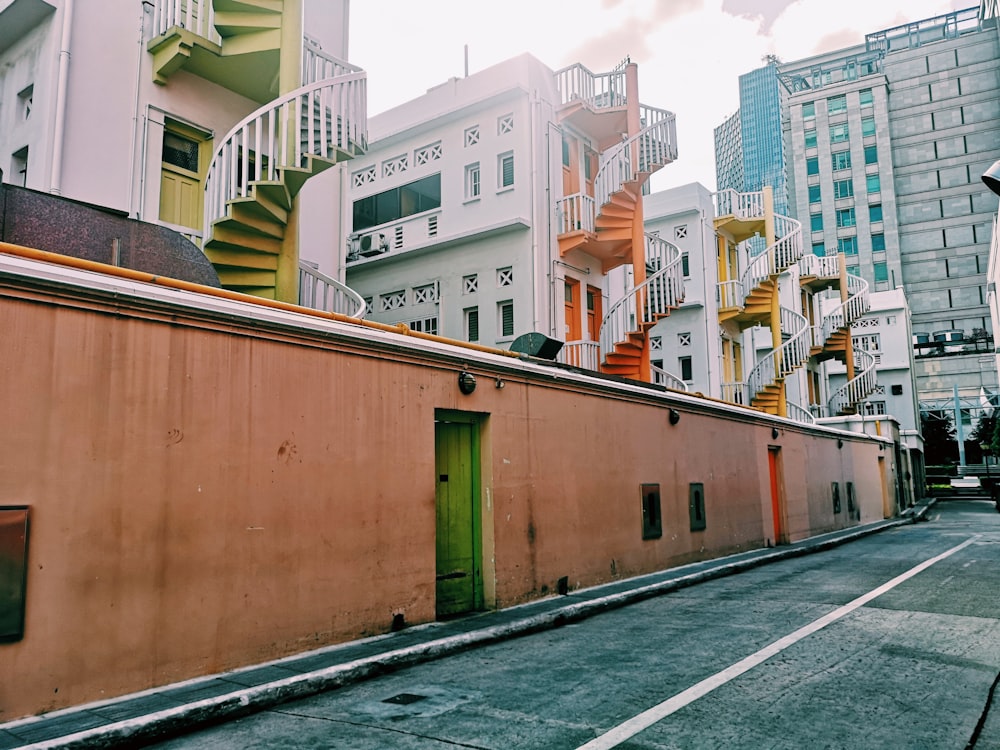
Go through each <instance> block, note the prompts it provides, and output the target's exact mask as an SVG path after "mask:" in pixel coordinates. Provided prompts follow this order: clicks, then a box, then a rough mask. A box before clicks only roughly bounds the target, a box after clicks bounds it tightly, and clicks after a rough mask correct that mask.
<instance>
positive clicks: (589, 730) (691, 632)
mask: <svg viewBox="0 0 1000 750" xmlns="http://www.w3.org/2000/svg"><path fill="white" fill-rule="evenodd" d="M929 517H930V520H929V521H928V522H926V523H919V524H914V525H909V526H902V527H897V528H894V529H891V530H888V531H883V532H881V533H879V534H875V535H873V536H870V537H866V538H864V539H861V540H859V541H855V542H852V543H850V544H846V545H843V546H841V547H836V548H834V549H831V550H827V551H824V552H820V553H817V554H812V555H807V556H804V557H797V558H791V559H787V560H782V561H780V562H776V563H772V564H768V565H764V566H761V567H759V568H755V569H753V570H750V571H748V572H744V573H740V574H739V575H734V576H730V577H727V578H722V579H718V580H714V581H709V582H707V583H702V584H699V585H697V586H693V587H691V588H686V589H682V590H680V591H676V592H674V593H671V594H668V595H665V596H661V597H658V598H655V599H651V600H647V601H644V602H641V603H638V604H633V605H630V606H628V607H624V608H622V609H618V610H614V611H611V612H607V613H605V614H601V615H598V616H595V617H592V618H589V619H587V620H584V621H582V622H578V623H576V624H571V625H566V626H564V627H561V628H557V629H555V630H549V631H545V632H541V633H537V634H534V635H528V636H524V637H520V638H515V639H512V640H509V641H505V642H502V643H499V644H495V645H491V646H486V647H482V648H478V649H475V650H472V651H467V652H464V653H459V654H455V655H452V656H449V657H447V658H444V659H441V660H438V661H434V662H430V663H427V664H423V665H420V666H416V667H412V668H408V669H405V670H402V671H399V672H396V673H393V674H390V675H386V676H383V677H379V678H376V679H372V680H369V681H366V682H363V683H359V684H357V685H354V686H351V687H346V688H342V689H339V690H335V691H332V692H329V693H325V694H323V695H319V696H315V697H313V698H309V699H306V700H302V701H298V702H295V703H288V704H284V705H281V706H278V707H277V708H275V709H272V710H270V711H267V712H264V713H260V714H256V715H253V716H250V717H247V718H244V719H240V720H237V721H233V722H229V723H227V724H224V725H220V726H217V727H213V728H209V729H206V730H203V731H200V732H198V733H195V734H191V735H187V736H185V737H181V738H177V739H174V740H171V741H168V742H164V743H160V744H158V745H156V746H155V747H158V748H171V749H173V750H178V749H180V748H213V749H215V748H222V749H226V748H241V749H243V748H349V749H351V750H367V749H368V748H378V749H379V750H383V749H385V748H400V749H406V750H408V749H410V748H413V749H414V750H416V749H419V750H432V749H433V750H443V749H445V748H490V749H491V750H493V749H495V750H508V749H511V748H543V749H545V750H550V749H562V748H566V749H567V750H573V749H575V748H582V747H586V748H588V750H591V749H593V750H596V749H597V748H612V747H621V748H684V749H691V748H755V749H757V748H788V749H792V748H794V749H795V750H801V749H802V748H810V749H811V748H845V749H846V748H850V749H851V750H860V749H863V748H878V749H879V750H884V749H886V748H907V749H908V750H909V749H914V750H915V749H918V748H928V749H929V750H944V749H949V748H954V749H955V750H962V749H963V748H971V747H974V748H976V750H985V749H986V748H1000V688H996V689H995V693H993V694H992V695H993V699H992V707H991V706H990V698H991V689H993V688H995V686H996V682H997V680H998V675H1000V513H997V512H996V510H995V509H994V507H993V505H992V503H988V502H986V501H974V500H963V501H946V502H940V503H938V504H937V505H936V506H935V507H934V508H933V509H932V510H931V513H930V516H929ZM990 708H992V710H990Z"/></svg>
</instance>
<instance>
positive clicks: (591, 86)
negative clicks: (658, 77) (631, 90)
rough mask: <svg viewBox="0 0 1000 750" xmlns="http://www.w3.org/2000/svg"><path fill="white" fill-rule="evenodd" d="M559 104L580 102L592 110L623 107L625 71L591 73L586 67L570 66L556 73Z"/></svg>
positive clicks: (620, 68) (622, 68)
mask: <svg viewBox="0 0 1000 750" xmlns="http://www.w3.org/2000/svg"><path fill="white" fill-rule="evenodd" d="M556 85H557V86H558V88H559V96H560V100H561V101H560V103H561V104H569V103H570V102H575V101H582V102H584V103H585V104H587V105H589V106H591V107H592V108H594V109H608V108H614V107H624V106H625V69H624V67H622V66H619V67H618V68H616V69H615V70H613V71H612V72H610V73H592V72H591V71H590V70H588V69H587V67H586V66H584V65H580V64H579V63H577V64H576V65H570V66H569V67H568V68H563V69H562V70H558V71H556Z"/></svg>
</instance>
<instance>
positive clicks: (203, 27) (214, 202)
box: [148, 0, 367, 301]
mask: <svg viewBox="0 0 1000 750" xmlns="http://www.w3.org/2000/svg"><path fill="white" fill-rule="evenodd" d="M152 12H153V16H154V18H153V21H154V37H153V38H152V39H151V40H150V42H149V44H148V48H149V51H150V52H151V53H152V55H153V68H154V76H155V80H157V82H159V83H165V82H166V80H167V78H168V77H169V75H170V74H172V73H173V72H174V71H176V70H179V69H181V68H184V69H186V70H189V71H190V72H193V73H195V74H197V75H201V76H203V77H205V78H208V79H209V80H213V81H215V82H216V83H219V84H220V85H223V86H225V87H226V88H229V89H230V90H233V91H236V92H237V93H241V94H243V95H245V96H248V97H250V98H252V99H255V100H256V101H261V102H265V103H264V104H263V106H261V107H260V108H259V109H257V110H256V111H254V112H252V113H250V114H249V115H247V116H246V117H245V118H244V119H243V120H242V121H240V122H239V123H238V124H237V125H236V126H235V127H234V128H232V129H231V130H230V131H229V133H227V134H226V135H225V136H224V137H223V138H222V139H221V140H219V141H218V142H217V145H216V148H215V150H214V153H213V155H212V161H211V164H210V166H209V168H208V173H207V176H206V178H205V206H204V224H203V233H204V240H203V250H204V252H205V254H206V256H208V258H209V259H210V260H211V261H212V263H213V265H214V266H215V268H216V271H217V272H218V274H219V280H220V281H221V283H222V285H223V286H224V287H226V288H227V289H232V290H235V291H240V292H245V293H249V294H254V295H257V296H261V297H269V298H278V299H284V300H286V301H298V295H297V292H296V290H297V287H298V284H299V276H300V273H302V272H303V271H304V270H305V269H301V268H300V266H299V261H298V251H297V237H296V236H295V228H296V218H295V206H296V201H295V198H296V196H297V195H298V193H299V191H300V190H301V188H302V186H303V185H304V184H305V182H306V181H307V180H308V179H309V178H311V177H313V176H315V175H317V174H319V173H320V172H323V171H325V170H327V169H329V168H330V167H332V166H334V165H335V164H337V163H338V162H341V161H345V160H347V159H352V158H354V157H356V156H358V155H360V154H362V153H364V151H365V149H366V148H367V101H366V91H367V81H366V75H365V73H364V72H363V71H362V70H361V69H359V68H357V67H355V66H352V65H350V64H348V63H345V62H342V61H340V60H337V59H336V58H334V57H332V56H330V55H328V54H326V53H324V52H323V51H322V50H321V49H319V48H318V46H316V45H314V44H312V43H311V42H310V41H309V40H308V39H306V38H305V37H304V36H303V34H302V29H301V15H300V14H301V4H300V2H298V0H295V1H292V0H288V1H287V2H286V1H285V0H156V1H155V2H154V4H153V11H152ZM281 90H285V91H286V93H283V94H280V95H279V94H278V92H279V91H281Z"/></svg>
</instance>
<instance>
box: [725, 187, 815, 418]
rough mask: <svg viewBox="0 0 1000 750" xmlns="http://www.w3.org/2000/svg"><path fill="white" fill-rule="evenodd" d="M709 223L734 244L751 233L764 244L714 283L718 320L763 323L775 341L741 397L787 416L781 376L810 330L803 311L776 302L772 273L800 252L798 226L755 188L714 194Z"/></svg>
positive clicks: (801, 357) (805, 351) (806, 350)
mask: <svg viewBox="0 0 1000 750" xmlns="http://www.w3.org/2000/svg"><path fill="white" fill-rule="evenodd" d="M715 203H716V217H715V227H716V229H717V230H723V231H724V232H725V233H726V234H727V235H728V236H729V237H730V238H731V239H732V241H733V242H735V243H741V242H745V241H747V240H749V239H750V238H751V237H754V236H755V235H760V236H763V237H765V238H768V239H770V240H771V241H770V243H769V244H768V245H767V246H766V247H765V248H764V249H763V250H762V251H761V252H760V253H758V254H757V255H756V256H753V257H751V258H750V260H749V262H748V263H747V266H746V269H745V270H744V271H743V273H742V274H741V275H740V278H739V280H735V279H731V280H726V281H722V282H720V283H719V300H720V302H719V321H720V322H726V321H733V322H734V323H735V324H736V325H737V326H738V327H739V330H741V331H743V330H745V329H747V328H749V327H750V326H753V325H757V324H766V325H768V326H769V327H770V329H771V335H772V339H773V341H774V342H775V344H776V345H775V346H774V348H773V349H771V351H769V352H768V353H767V354H765V355H764V356H763V357H761V358H760V359H759V360H758V361H757V362H756V363H755V364H754V367H753V368H752V369H751V371H750V373H749V376H748V377H747V382H746V389H745V393H746V396H745V398H746V400H747V403H749V404H750V405H751V406H753V407H755V408H758V409H761V410H763V411H765V412H767V413H769V414H777V415H780V416H786V415H787V400H786V398H785V379H786V378H787V377H788V376H789V375H790V374H791V373H792V372H794V371H795V370H796V369H798V368H800V367H802V366H803V365H804V364H806V362H808V360H809V355H810V349H811V345H812V339H813V332H812V328H811V326H810V325H809V322H808V320H807V319H806V318H805V316H803V315H801V314H800V313H799V312H797V311H795V310H792V309H789V308H786V307H782V306H781V305H780V304H779V302H778V292H779V290H778V277H779V276H780V275H781V274H782V273H784V272H785V271H787V270H788V269H789V268H791V267H792V266H793V265H795V264H797V263H798V262H799V260H800V259H801V258H802V256H803V245H802V225H801V224H800V223H799V222H798V221H796V220H795V219H792V218H789V217H787V216H782V215H780V214H776V213H774V212H773V210H772V209H771V208H770V201H769V200H768V199H767V196H766V195H765V194H764V193H761V192H752V193H739V192H737V191H735V190H724V191H720V192H719V193H716V195H715Z"/></svg>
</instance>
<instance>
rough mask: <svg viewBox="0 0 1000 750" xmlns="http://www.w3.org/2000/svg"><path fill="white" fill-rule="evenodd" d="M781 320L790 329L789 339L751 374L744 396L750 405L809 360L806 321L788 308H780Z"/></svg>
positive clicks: (807, 324) (765, 356)
mask: <svg viewBox="0 0 1000 750" xmlns="http://www.w3.org/2000/svg"><path fill="white" fill-rule="evenodd" d="M782 318H783V319H784V320H785V321H786V323H787V324H789V325H791V326H793V328H791V329H790V330H788V331H787V333H788V334H789V337H788V339H787V340H785V341H784V342H783V343H782V344H781V345H780V346H778V347H776V348H774V349H772V350H771V351H769V352H768V353H767V354H765V355H764V356H763V357H761V359H760V360H759V361H758V362H757V364H756V365H754V367H753V369H752V370H751V371H750V375H749V377H748V378H747V395H748V397H749V399H750V402H751V403H752V402H753V400H754V399H755V398H756V397H757V396H758V395H759V394H760V393H761V392H762V391H763V390H764V389H765V388H767V387H768V386H770V385H773V384H774V383H777V382H778V381H779V380H782V379H784V378H785V377H787V376H788V375H789V374H791V373H792V372H793V371H794V370H796V369H797V368H799V367H801V366H802V365H804V364H805V363H806V361H808V359H809V347H810V344H811V342H812V331H811V330H810V326H809V321H808V320H806V317H805V316H804V315H800V314H799V313H797V312H795V311H794V310H790V309H788V308H782ZM783 332H784V331H783Z"/></svg>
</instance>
